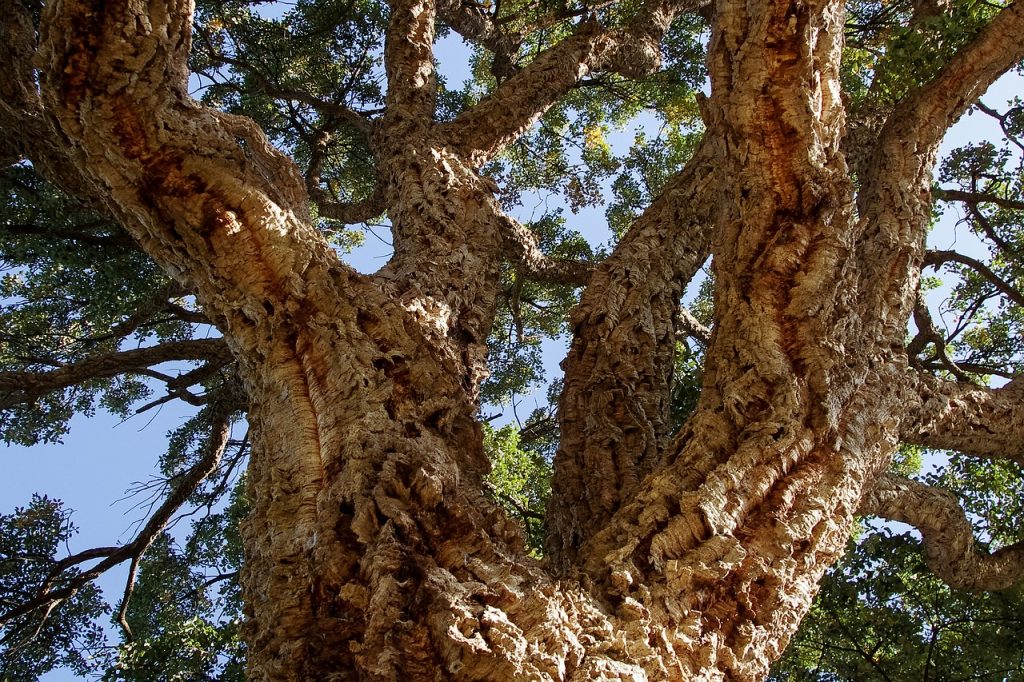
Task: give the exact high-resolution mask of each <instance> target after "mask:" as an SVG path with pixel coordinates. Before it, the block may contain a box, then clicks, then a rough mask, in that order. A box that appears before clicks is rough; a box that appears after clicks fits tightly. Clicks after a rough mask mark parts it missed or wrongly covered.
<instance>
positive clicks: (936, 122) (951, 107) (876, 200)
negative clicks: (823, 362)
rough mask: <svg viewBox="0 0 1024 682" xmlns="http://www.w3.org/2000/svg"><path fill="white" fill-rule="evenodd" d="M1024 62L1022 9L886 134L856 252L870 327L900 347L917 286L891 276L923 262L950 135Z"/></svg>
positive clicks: (994, 28) (1014, 9)
mask: <svg viewBox="0 0 1024 682" xmlns="http://www.w3.org/2000/svg"><path fill="white" fill-rule="evenodd" d="M1022 57H1024V4H1021V3H1019V2H1017V3H1014V4H1012V5H1009V6H1007V7H1005V8H1004V9H1003V10H1001V11H1000V12H999V14H997V15H996V16H995V17H994V18H993V19H992V21H991V22H990V23H989V24H988V25H987V26H986V27H985V28H984V29H983V30H982V31H981V32H980V33H979V34H978V35H977V36H976V37H975V38H974V39H973V40H972V41H971V42H970V43H968V44H967V45H966V46H965V47H963V48H962V49H961V50H960V51H959V52H958V53H957V54H956V55H955V56H954V57H953V59H952V60H950V62H949V63H948V64H947V65H946V66H945V67H944V68H943V69H942V70H941V71H940V72H939V74H938V75H937V76H936V77H935V78H934V79H932V80H931V81H930V82H929V83H927V84H926V85H924V86H922V87H921V88H919V89H918V90H916V91H915V92H913V93H912V94H911V95H910V96H908V97H907V98H906V99H905V100H904V101H903V102H901V103H900V105H899V106H898V107H897V108H896V110H895V111H894V112H893V114H892V115H891V116H890V117H889V120H888V121H887V122H886V124H885V127H884V128H883V129H882V132H881V135H880V139H879V140H878V141H877V144H876V146H875V151H874V154H873V156H872V158H871V161H870V162H869V164H868V167H867V169H866V171H865V173H864V175H865V179H864V189H863V191H862V192H861V193H860V195H859V197H858V203H859V205H860V208H861V215H862V217H863V220H864V223H865V225H866V229H865V231H864V234H863V235H862V237H861V242H860V245H859V248H858V254H857V256H858V261H859V262H860V263H861V264H862V271H861V283H862V287H863V293H862V294H861V297H862V300H863V301H864V302H865V309H866V310H868V311H872V312H871V314H870V315H869V316H868V317H867V318H866V319H865V328H866V331H867V332H868V333H869V334H872V335H873V334H874V329H873V327H874V326H875V325H880V324H882V323H881V320H882V319H883V318H888V319H889V320H890V323H889V324H887V325H885V328H884V329H883V330H880V331H881V333H884V334H885V335H887V336H889V337H890V338H892V339H893V340H894V341H895V340H896V339H897V338H900V337H901V336H902V334H903V333H904V329H903V324H904V322H903V321H904V320H905V319H906V316H907V314H908V313H909V311H910V309H911V307H912V305H913V297H914V289H915V288H916V286H914V285H913V284H914V283H910V286H905V285H904V283H903V282H902V279H903V278H897V279H898V280H899V281H894V280H893V278H892V277H891V273H892V272H902V271H908V269H909V270H911V271H913V270H914V269H915V268H916V267H917V265H918V264H919V263H920V262H921V258H922V256H923V251H924V248H923V247H924V234H925V230H926V226H927V224H928V220H929V217H930V215H931V199H930V191H931V186H932V169H933V167H934V165H935V160H936V154H937V152H938V145H939V143H940V142H941V141H942V138H943V136H944V135H945V133H946V130H948V129H949V127H950V126H951V125H953V123H955V122H956V120H957V119H958V118H959V117H960V116H961V115H962V114H963V113H964V112H965V111H966V110H967V108H968V107H969V106H970V105H971V104H972V103H974V102H975V101H976V100H977V99H978V98H979V97H980V96H981V95H982V93H984V91H985V90H986V89H987V88H988V87H989V85H991V84H992V83H993V82H994V81H995V80H996V79H997V78H998V77H999V76H1000V75H1002V74H1003V73H1005V72H1006V71H1007V70H1008V69H1010V68H1011V67H1012V66H1014V65H1015V64H1016V63H1017V62H1019V61H1020V60H1021V58H1022Z"/></svg>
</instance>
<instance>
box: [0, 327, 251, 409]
mask: <svg viewBox="0 0 1024 682" xmlns="http://www.w3.org/2000/svg"><path fill="white" fill-rule="evenodd" d="M230 357H231V355H230V353H229V352H228V348H227V345H226V344H225V343H224V340H223V339H194V340H191V341H168V342H166V343H162V344H159V345H157V346H150V347H147V348H136V349H133V350H126V351H117V352H113V353H104V354H102V355H96V356H93V357H90V358H87V359H85V360H82V361H80V362H76V363H74V364H71V365H65V366H63V367H60V368H59V369H55V370H53V371H50V372H0V409H7V408H10V407H12V406H14V405H17V404H19V403H26V402H32V401H33V400H36V399H37V398H39V397H40V396H42V395H44V394H46V393H49V392H51V391H58V390H61V389H64V388H68V387H69V386H74V385H76V384H80V383H82V382H84V381H89V380H92V379H105V378H110V377H114V376H117V375H119V374H132V373H142V372H144V370H147V369H149V368H150V367H152V366H153V365H156V364H159V363H161V362H170V361H172V360H209V361H213V362H215V363H220V364H223V363H224V362H227V361H228V360H229V359H230Z"/></svg>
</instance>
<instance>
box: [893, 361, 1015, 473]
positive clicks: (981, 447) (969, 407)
mask: <svg viewBox="0 0 1024 682" xmlns="http://www.w3.org/2000/svg"><path fill="white" fill-rule="evenodd" d="M908 394H909V395H908V399H907V403H906V408H907V414H906V417H905V418H904V420H903V422H902V424H901V428H900V438H901V439H902V440H903V441H905V442H907V443H912V444H914V445H923V446H925V447H929V448H937V449H941V450H957V451H959V452H962V453H964V454H966V455H972V456H975V457H985V458H991V459H1012V460H1014V461H1017V462H1020V463H1024V378H1022V377H1017V378H1016V379H1014V380H1013V381H1011V382H1010V383H1008V384H1007V385H1005V386H1003V387H1002V388H987V387H983V386H975V385H973V384H964V383H960V382H956V381H945V380H943V379H937V378H935V377H934V376H931V375H930V374H927V373H925V372H915V373H914V374H912V375H910V376H909V377H908Z"/></svg>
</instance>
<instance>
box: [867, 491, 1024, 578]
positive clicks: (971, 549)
mask: <svg viewBox="0 0 1024 682" xmlns="http://www.w3.org/2000/svg"><path fill="white" fill-rule="evenodd" d="M860 512H861V513H863V514H870V515H872V516H881V517H882V518H885V519H889V520H891V521H900V522H902V523H907V524H910V525H911V526H914V527H915V528H917V529H918V530H919V531H920V532H921V539H922V542H923V544H924V556H925V561H926V562H927V563H928V567H929V568H931V569H932V571H934V572H935V574H936V575H937V576H939V577H940V578H942V580H944V581H945V582H947V583H948V584H949V585H951V586H952V587H955V588H957V589H960V590H968V591H971V592H981V591H983V590H1002V589H1005V588H1007V587H1011V586H1012V585H1014V584H1015V583H1017V582H1019V581H1020V580H1021V579H1022V578H1024V543H1016V544H1014V545H1010V546H1009V547H1003V548H1001V549H998V550H996V551H995V552H992V553H987V552H981V551H979V549H978V547H977V542H976V540H975V538H974V531H973V529H972V528H971V523H970V521H968V519H967V515H966V514H965V513H964V511H963V509H962V508H961V507H960V503H959V502H958V501H957V499H956V496H955V495H953V493H951V492H949V491H948V490H943V489H941V488H934V487H931V486H928V485H925V484H923V483H919V482H918V481H914V480H911V479H907V478H901V477H899V476H893V475H892V474H886V475H884V476H882V477H881V479H879V481H878V484H877V486H876V487H875V488H874V490H872V491H871V492H869V493H868V494H867V495H865V497H864V500H863V502H862V503H861V507H860Z"/></svg>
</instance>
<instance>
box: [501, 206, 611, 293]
mask: <svg viewBox="0 0 1024 682" xmlns="http://www.w3.org/2000/svg"><path fill="white" fill-rule="evenodd" d="M499 218H500V220H501V226H502V241H503V243H504V250H505V257H506V258H508V259H509V260H510V261H512V262H513V263H515V264H516V265H518V266H519V268H520V270H521V272H522V274H523V275H525V276H526V277H528V278H529V279H532V280H535V281H538V282H550V283H553V284H571V285H573V286H585V285H586V283H587V282H588V281H589V280H590V276H591V274H592V273H593V271H594V265H593V264H592V263H588V262H585V261H578V260H557V259H553V258H549V257H548V256H547V255H545V254H544V252H542V251H541V250H540V246H539V245H538V244H537V237H536V236H535V235H534V234H533V232H531V231H530V230H529V228H527V227H525V226H524V225H522V224H521V223H520V222H519V221H517V220H514V219H513V218H511V217H509V216H507V215H505V214H503V213H502V214H500V216H499Z"/></svg>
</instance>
